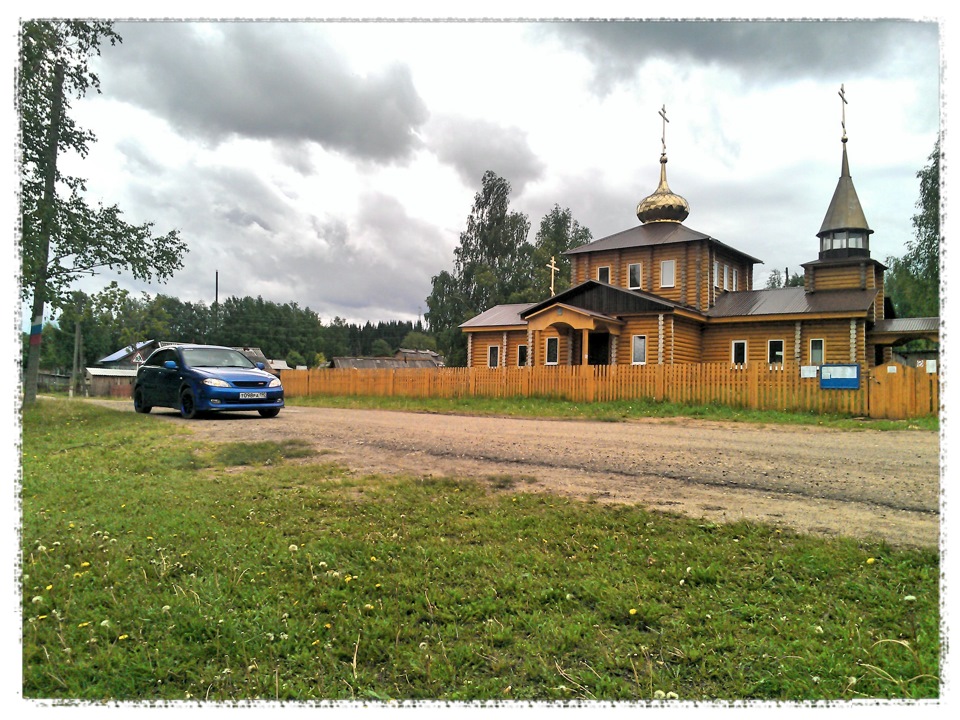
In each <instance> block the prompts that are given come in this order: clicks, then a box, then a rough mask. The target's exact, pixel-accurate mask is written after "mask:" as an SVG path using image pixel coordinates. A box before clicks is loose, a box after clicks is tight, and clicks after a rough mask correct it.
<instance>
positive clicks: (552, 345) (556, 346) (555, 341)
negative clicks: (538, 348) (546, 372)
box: [546, 337, 560, 365]
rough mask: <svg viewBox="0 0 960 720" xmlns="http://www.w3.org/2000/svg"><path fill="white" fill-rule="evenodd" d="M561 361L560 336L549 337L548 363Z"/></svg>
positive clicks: (552, 363)
mask: <svg viewBox="0 0 960 720" xmlns="http://www.w3.org/2000/svg"><path fill="white" fill-rule="evenodd" d="M559 361H560V338H555V337H548V338H547V359H546V364H547V365H556V364H557V363H558V362H559Z"/></svg>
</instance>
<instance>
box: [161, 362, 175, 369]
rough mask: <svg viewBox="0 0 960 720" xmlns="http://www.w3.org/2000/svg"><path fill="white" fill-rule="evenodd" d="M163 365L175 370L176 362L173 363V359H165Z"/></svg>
mask: <svg viewBox="0 0 960 720" xmlns="http://www.w3.org/2000/svg"><path fill="white" fill-rule="evenodd" d="M163 366H164V367H165V368H166V369H167V370H176V369H177V363H175V362H174V361H173V360H167V361H166V362H165V363H163Z"/></svg>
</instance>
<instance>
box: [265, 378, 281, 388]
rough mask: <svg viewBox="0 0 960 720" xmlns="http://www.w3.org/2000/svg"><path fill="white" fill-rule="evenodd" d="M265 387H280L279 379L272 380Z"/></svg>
mask: <svg viewBox="0 0 960 720" xmlns="http://www.w3.org/2000/svg"><path fill="white" fill-rule="evenodd" d="M267 387H280V378H274V379H273V380H271V381H270V384H269V385H267Z"/></svg>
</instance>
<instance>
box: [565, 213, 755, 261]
mask: <svg viewBox="0 0 960 720" xmlns="http://www.w3.org/2000/svg"><path fill="white" fill-rule="evenodd" d="M695 240H709V241H711V242H713V243H715V244H717V245H719V246H720V247H722V248H724V249H726V250H729V251H730V252H731V253H735V254H737V255H740V256H741V257H743V258H745V259H747V260H748V261H750V262H755V263H759V262H763V261H762V260H759V259H757V258H755V257H752V256H750V255H747V254H746V253H745V252H742V251H741V250H737V249H736V248H734V247H731V246H729V245H727V244H725V243H722V242H720V241H719V240H717V239H716V238H714V237H711V236H710V235H707V234H706V233H702V232H700V231H699V230H693V229H692V228H688V227H687V226H686V225H683V224H681V223H679V222H651V223H647V224H645V225H638V226H636V227H632V228H629V229H627V230H621V231H620V232H618V233H614V234H613V235H607V236H606V237H603V238H600V239H599V240H594V241H593V242H591V243H587V244H586V245H580V246H579V247H575V248H573V249H572V250H567V251H566V252H564V255H577V254H580V253H588V252H600V251H603V250H621V249H623V248H633V247H647V246H651V245H669V244H671V243H685V242H693V241H695Z"/></svg>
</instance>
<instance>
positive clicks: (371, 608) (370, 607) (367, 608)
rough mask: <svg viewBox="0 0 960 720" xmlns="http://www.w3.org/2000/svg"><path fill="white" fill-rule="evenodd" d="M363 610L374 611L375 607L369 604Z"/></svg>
mask: <svg viewBox="0 0 960 720" xmlns="http://www.w3.org/2000/svg"><path fill="white" fill-rule="evenodd" d="M363 609H364V610H373V605H371V604H370V603H367V604H366V605H364V606H363Z"/></svg>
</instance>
